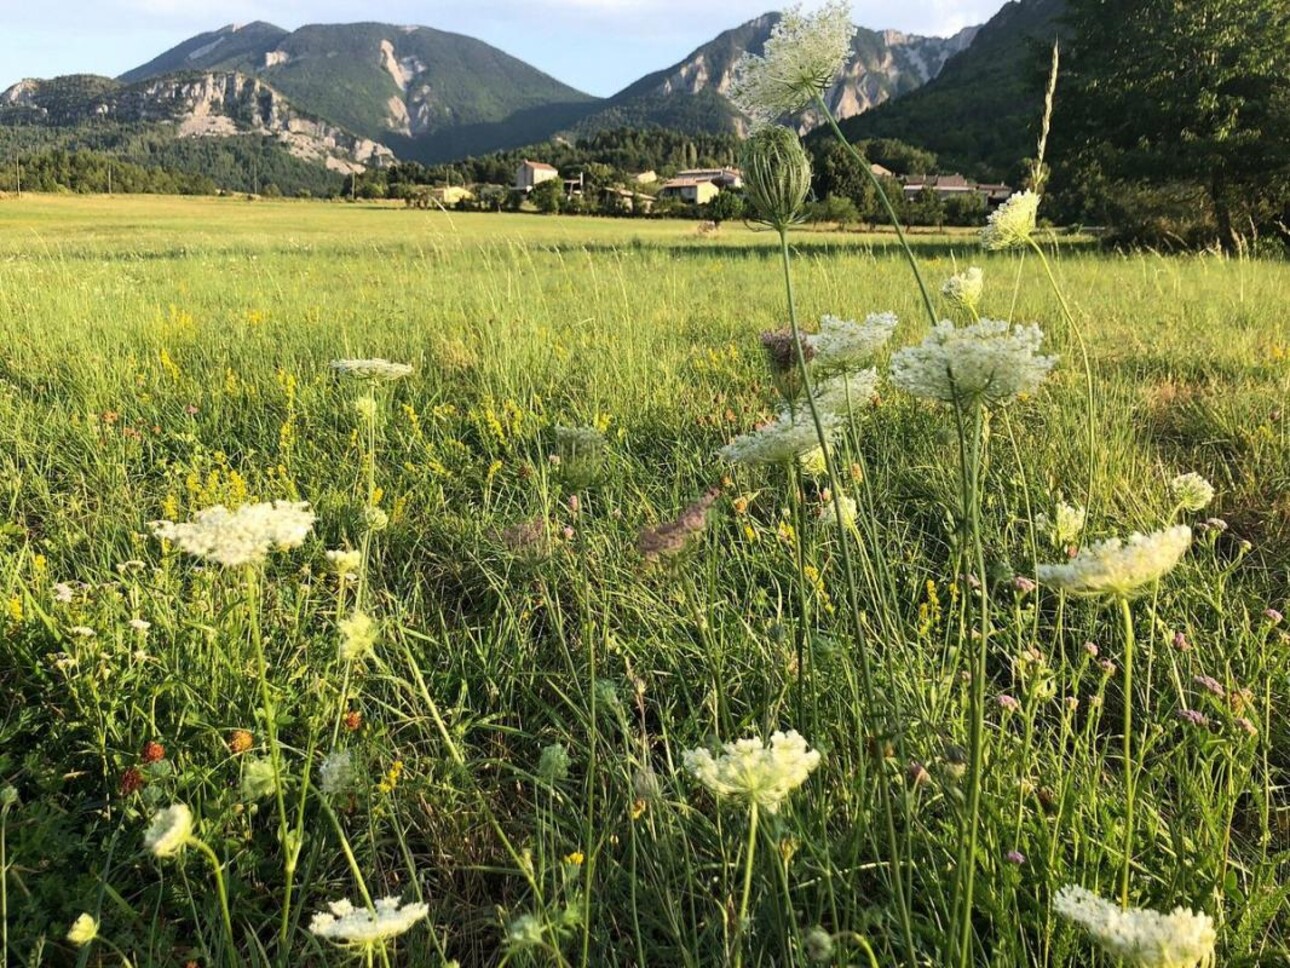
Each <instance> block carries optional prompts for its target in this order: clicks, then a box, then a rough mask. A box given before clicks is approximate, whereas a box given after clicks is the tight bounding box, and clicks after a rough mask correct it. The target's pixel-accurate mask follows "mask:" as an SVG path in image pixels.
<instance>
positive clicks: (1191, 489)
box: [1169, 473, 1214, 511]
mask: <svg viewBox="0 0 1290 968" xmlns="http://www.w3.org/2000/svg"><path fill="white" fill-rule="evenodd" d="M1169 490H1170V492H1171V493H1172V494H1173V496H1174V500H1175V501H1177V502H1178V503H1179V504H1180V505H1181V506H1182V509H1183V510H1184V511H1200V510H1203V509H1204V508H1206V507H1208V506H1209V502H1210V501H1212V500H1214V485H1213V484H1211V483H1210V482H1209V481H1207V480H1205V478H1203V477H1201V476H1200V475H1199V474H1196V473H1192V474H1179V475H1178V476H1177V477H1175V478H1174V479H1173V480H1172V481H1170V482H1169Z"/></svg>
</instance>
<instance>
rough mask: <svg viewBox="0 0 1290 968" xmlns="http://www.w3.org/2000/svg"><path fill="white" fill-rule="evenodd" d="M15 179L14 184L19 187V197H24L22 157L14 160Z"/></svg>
mask: <svg viewBox="0 0 1290 968" xmlns="http://www.w3.org/2000/svg"><path fill="white" fill-rule="evenodd" d="M13 180H14V184H15V185H17V187H18V197H19V198H22V159H21V158H15V159H14V160H13Z"/></svg>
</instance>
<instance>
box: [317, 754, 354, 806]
mask: <svg viewBox="0 0 1290 968" xmlns="http://www.w3.org/2000/svg"><path fill="white" fill-rule="evenodd" d="M357 779H358V773H357V771H356V770H355V769H354V757H353V755H352V754H351V753H350V751H349V750H334V751H333V752H331V753H328V754H327V755H326V756H325V757H323V761H322V765H321V766H319V767H318V789H320V790H322V792H323V793H324V794H326V795H327V796H329V797H335V796H339V795H340V794H342V793H345V792H346V791H348V790H350V789H351V788H352V787H353V786H354V783H355V781H356V780H357Z"/></svg>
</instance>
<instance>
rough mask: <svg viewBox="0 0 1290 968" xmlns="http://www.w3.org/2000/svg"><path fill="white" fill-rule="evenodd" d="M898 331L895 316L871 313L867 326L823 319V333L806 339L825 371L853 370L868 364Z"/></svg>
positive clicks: (836, 319) (843, 320)
mask: <svg viewBox="0 0 1290 968" xmlns="http://www.w3.org/2000/svg"><path fill="white" fill-rule="evenodd" d="M895 331H896V314H895V313H870V314H869V315H868V316H866V317H865V321H864V322H863V323H857V322H855V321H854V320H849V319H839V318H838V317H837V316H822V317H820V331H819V332H818V333H813V334H811V335H809V336H806V337H803V339H804V341H805V343H806V344H807V345H809V346H810V348H811V351H812V352H811V353H810V354H809V355H810V357H811V358H813V359H814V360H815V366H816V368H817V369H821V370H850V369H855V368H856V367H858V366H861V365H863V364H864V363H866V362H868V360H869V358H870V357H871V356H873V354H874V353H876V352H878V350H880V349H881V348H882V346H883V344H884V343H886V342H887V340H889V339H891V334H892V333H894V332H895Z"/></svg>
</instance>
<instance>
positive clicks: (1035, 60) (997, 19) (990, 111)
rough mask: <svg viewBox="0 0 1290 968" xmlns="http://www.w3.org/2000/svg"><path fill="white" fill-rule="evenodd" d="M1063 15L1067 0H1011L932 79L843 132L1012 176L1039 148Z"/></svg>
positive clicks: (988, 174)
mask: <svg viewBox="0 0 1290 968" xmlns="http://www.w3.org/2000/svg"><path fill="white" fill-rule="evenodd" d="M1065 12H1066V3H1065V0H1012V2H1010V3H1007V4H1005V5H1004V7H1003V8H1002V9H1001V10H1000V11H999V12H998V13H997V14H995V15H994V16H993V17H992V18H991V19H990V20H989V21H988V22H987V23H986V24H985V25H984V26H982V27H981V28H980V30H979V32H978V33H977V35H976V38H975V39H974V40H973V42H972V43H971V45H970V46H968V47H967V48H966V49H965V50H963V51H962V52H961V53H959V54H957V55H955V56H954V57H951V58H950V59H949V60H948V61H947V62H946V63H945V66H944V68H943V69H942V70H941V71H940V73H939V74H937V75H936V77H935V78H933V79H932V80H929V81H928V83H927V84H925V85H923V86H922V87H919V88H918V89H917V90H913V91H910V92H909V93H907V94H905V95H904V96H903V97H900V98H898V99H896V100H893V101H891V102H890V103H888V104H883V105H882V106H880V107H878V108H876V109H875V110H873V111H868V112H866V113H864V114H860V115H858V116H856V117H852V118H850V119H849V120H847V121H845V122H843V123H842V125H841V128H842V130H843V132H844V133H845V134H846V135H847V137H848V138H850V139H851V140H852V141H857V140H860V139H865V138H899V139H900V140H901V141H907V142H910V143H911V144H915V145H918V146H919V147H922V148H927V149H929V150H931V151H934V152H936V154H937V155H938V156H939V157H940V160H941V165H942V167H943V168H946V169H952V168H957V169H959V170H961V171H963V172H965V173H967V174H970V175H975V176H977V177H981V178H1001V177H1005V176H1008V175H1009V174H1013V175H1015V173H1016V172H1017V171H1018V170H1019V169H1020V166H1021V162H1022V160H1023V159H1025V158H1028V157H1032V156H1033V155H1034V153H1035V143H1036V141H1037V139H1038V135H1039V123H1040V119H1041V116H1042V113H1043V106H1044V99H1043V82H1044V78H1045V77H1046V76H1047V72H1048V66H1049V56H1050V55H1049V52H1050V50H1051V48H1052V43H1053V40H1054V38H1056V37H1058V36H1059V35H1060V34H1061V32H1062V30H1063V26H1062V23H1061V18H1062V17H1063V16H1064V14H1065ZM1057 97H1058V99H1060V98H1061V89H1060V87H1059V88H1058V91H1057Z"/></svg>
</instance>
